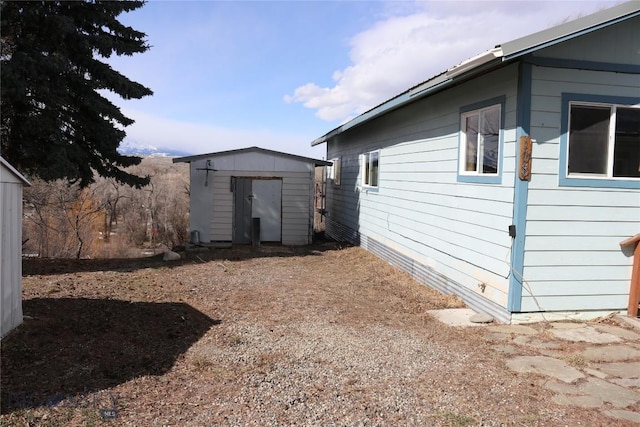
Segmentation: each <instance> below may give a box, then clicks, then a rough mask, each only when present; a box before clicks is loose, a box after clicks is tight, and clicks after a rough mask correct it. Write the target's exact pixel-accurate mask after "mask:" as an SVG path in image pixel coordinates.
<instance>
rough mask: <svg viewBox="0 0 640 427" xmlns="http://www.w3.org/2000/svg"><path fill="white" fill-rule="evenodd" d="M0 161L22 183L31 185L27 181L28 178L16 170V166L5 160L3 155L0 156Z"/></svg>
mask: <svg viewBox="0 0 640 427" xmlns="http://www.w3.org/2000/svg"><path fill="white" fill-rule="evenodd" d="M0 163H2V164H3V165H4V166H6V168H7V169H9V170H10V171H11V173H13V174H14V175H15V176H16V177H17V178H18V179H19V180H20V181H22V183H23V184H24V185H27V186H29V187H30V186H31V183H30V182H29V180H27V178H25V177H24V175H22V174H21V173H20V172H18V170H17V169H16V168H14V167H13V166H11V164H10V163H9V162H7V161H6V160H5V159H4V157H2V156H0Z"/></svg>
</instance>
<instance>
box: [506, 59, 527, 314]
mask: <svg viewBox="0 0 640 427" xmlns="http://www.w3.org/2000/svg"><path fill="white" fill-rule="evenodd" d="M531 79H532V65H531V64H530V63H527V62H524V61H520V63H519V65H518V94H517V96H518V106H517V108H518V110H517V117H516V127H517V132H516V150H515V151H516V170H515V171H514V172H515V173H514V196H513V225H514V226H515V227H513V228H514V230H513V232H512V233H511V234H512V235H513V233H515V236H512V241H511V260H510V262H511V270H510V272H509V296H508V298H507V310H509V311H510V312H511V313H513V312H520V311H521V309H522V289H523V286H524V283H523V281H524V279H523V269H524V250H525V235H526V225H527V202H528V197H529V181H528V180H522V179H520V178H519V174H518V165H519V164H520V150H519V144H520V139H521V137H526V136H530V133H529V132H530V126H531Z"/></svg>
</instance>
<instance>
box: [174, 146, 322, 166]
mask: <svg viewBox="0 0 640 427" xmlns="http://www.w3.org/2000/svg"><path fill="white" fill-rule="evenodd" d="M243 153H262V154H268V155H272V156H279V157H284V158H289V159H293V160H298V161H301V162H305V163H313V164H314V165H315V166H331V165H332V164H333V163H331V162H327V161H324V160H318V159H312V158H310V157H304V156H297V155H295V154H289V153H283V152H282V151H274V150H267V149H266V148H260V147H248V148H240V149H237V150H227V151H218V152H214V153H207V154H197V155H195V156H186V157H177V158H175V159H173V163H190V162H192V161H194V160H200V159H210V158H212V157H220V156H229V155H234V154H243Z"/></svg>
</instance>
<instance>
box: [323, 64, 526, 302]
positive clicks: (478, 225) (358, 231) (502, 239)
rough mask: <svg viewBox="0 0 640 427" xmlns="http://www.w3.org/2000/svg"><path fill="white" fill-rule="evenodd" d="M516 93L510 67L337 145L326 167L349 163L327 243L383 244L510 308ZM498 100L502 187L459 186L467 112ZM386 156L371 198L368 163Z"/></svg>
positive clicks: (331, 192) (352, 133) (354, 132)
mask: <svg viewBox="0 0 640 427" xmlns="http://www.w3.org/2000/svg"><path fill="white" fill-rule="evenodd" d="M516 87H517V67H515V66H509V67H506V68H504V69H501V70H499V71H497V72H494V73H493V74H490V75H486V76H483V77H481V78H478V79H476V80H473V81H470V82H467V83H465V84H463V85H461V86H458V87H455V88H452V89H449V90H447V91H446V92H443V93H440V94H436V95H433V96H431V97H429V98H427V99H424V100H420V101H417V102H415V103H413V104H411V105H410V106H407V107H406V108H402V109H399V110H395V111H392V112H390V113H388V114H386V115H385V116H382V117H380V118H378V119H375V120H373V121H372V122H370V123H367V124H365V125H362V126H359V127H356V128H353V129H351V130H349V131H347V132H344V133H343V134H340V135H338V136H337V137H335V138H333V139H332V140H330V141H329V143H328V147H327V150H328V152H327V155H328V158H334V157H341V160H342V173H341V185H340V186H333V185H328V189H327V210H328V218H327V233H328V234H329V235H331V236H333V237H336V238H349V239H350V240H357V239H361V238H362V237H366V239H367V240H368V241H369V240H371V241H375V242H377V243H380V244H382V245H384V246H385V247H387V248H390V249H392V250H393V251H394V253H396V254H400V256H401V257H406V258H407V259H410V260H414V261H415V262H417V263H419V264H420V265H422V266H425V267H427V268H429V269H431V270H433V271H434V272H435V273H436V274H438V275H443V276H445V277H446V278H447V279H448V280H450V281H451V283H455V284H457V286H461V287H464V291H465V292H466V293H469V292H472V293H480V292H481V291H480V287H479V286H478V285H479V284H480V283H484V284H485V285H486V288H485V291H484V293H483V294H482V295H483V296H484V297H487V298H488V299H489V300H490V301H493V302H495V303H496V304H498V305H499V306H501V307H506V303H507V292H508V279H507V277H508V274H509V264H508V260H509V248H510V244H511V238H510V237H509V235H508V233H507V229H508V226H509V224H511V221H512V216H513V181H514V173H513V171H514V169H515V167H514V165H515V135H516V134H515V126H516V123H515V117H516V114H515V110H516ZM498 96H505V98H506V101H505V106H504V108H505V111H504V118H505V119H504V121H505V122H504V123H503V124H502V127H503V129H504V134H503V138H504V145H503V153H502V154H501V161H502V162H503V168H502V169H503V173H502V177H501V183H499V184H474V183H461V182H458V181H457V172H458V150H459V147H458V141H459V137H458V133H459V129H460V108H461V107H463V106H466V105H471V104H474V103H477V102H482V101H485V100H488V99H492V98H495V97H498ZM378 149H379V150H380V179H379V188H377V189H367V188H366V187H364V188H363V187H362V186H361V185H360V181H361V180H362V175H361V174H362V170H361V167H360V155H361V154H363V153H365V152H368V151H372V150H378ZM363 246H364V245H363ZM378 252H380V253H379V255H380V256H382V257H385V256H386V258H389V257H390V256H391V255H385V254H384V253H382V251H378ZM426 284H427V285H429V283H428V282H427V283H426ZM457 293H460V292H457Z"/></svg>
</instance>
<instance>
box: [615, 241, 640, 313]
mask: <svg viewBox="0 0 640 427" xmlns="http://www.w3.org/2000/svg"><path fill="white" fill-rule="evenodd" d="M633 245H635V249H634V251H633V269H632V270H631V288H630V289H629V307H628V308H627V315H628V316H629V317H638V306H639V305H640V233H638V234H636V235H635V236H633V237H629V238H628V239H626V240H623V241H622V242H620V247H621V248H624V247H627V246H633Z"/></svg>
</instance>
